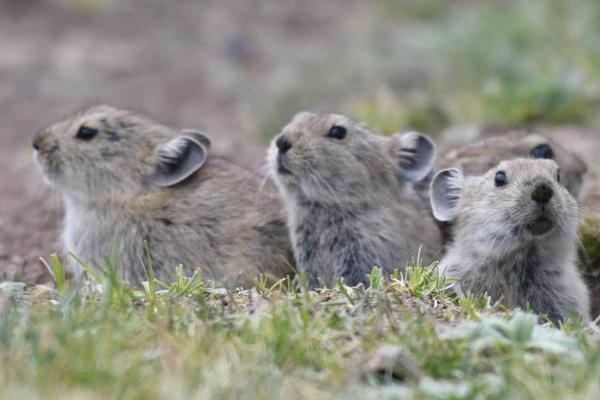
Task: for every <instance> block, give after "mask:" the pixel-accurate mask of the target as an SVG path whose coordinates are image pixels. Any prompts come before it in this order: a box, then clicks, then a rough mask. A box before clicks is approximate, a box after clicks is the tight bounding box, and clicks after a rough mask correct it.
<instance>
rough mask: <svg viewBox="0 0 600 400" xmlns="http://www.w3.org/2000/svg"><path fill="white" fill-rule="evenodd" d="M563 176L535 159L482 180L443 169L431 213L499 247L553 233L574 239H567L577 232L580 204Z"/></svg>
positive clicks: (494, 171)
mask: <svg viewBox="0 0 600 400" xmlns="http://www.w3.org/2000/svg"><path fill="white" fill-rule="evenodd" d="M560 175H561V173H560V170H559V167H558V165H557V164H556V162H554V161H552V160H531V159H515V160H510V161H503V162H501V163H500V164H499V165H498V166H496V167H495V168H493V169H491V170H489V171H488V172H487V173H485V174H484V175H480V176H468V177H465V176H464V175H463V173H462V172H461V171H460V170H458V169H446V170H442V171H440V172H439V173H438V174H437V175H436V176H435V178H434V179H433V182H432V183H431V192H430V196H431V205H432V208H433V214H434V216H435V218H436V219H438V220H439V221H454V222H455V226H456V229H457V230H461V229H462V230H466V231H468V232H470V233H471V234H473V235H480V236H479V237H480V238H481V240H487V239H493V240H495V241H497V242H498V243H499V244H500V243H503V244H506V243H518V240H516V239H519V238H520V239H524V238H529V239H532V238H533V239H535V238H541V237H545V236H547V235H552V234H554V235H562V236H564V237H572V236H567V235H574V234H575V231H576V229H577V218H578V210H577V202H576V201H575V199H574V198H573V196H571V194H570V193H569V192H568V191H567V189H566V188H565V187H564V186H562V185H561V184H560V181H561V176H560ZM487 236H489V237H487ZM510 238H512V240H511V239H510Z"/></svg>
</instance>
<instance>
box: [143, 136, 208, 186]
mask: <svg viewBox="0 0 600 400" xmlns="http://www.w3.org/2000/svg"><path fill="white" fill-rule="evenodd" d="M184 132H185V131H184ZM202 137H203V138H206V136H204V135H202ZM206 139H208V138H206ZM208 145H210V141H208ZM156 156H157V157H156V158H157V161H156V172H155V173H154V175H153V176H152V183H154V184H155V185H157V186H160V187H168V186H173V185H176V184H178V183H179V182H181V181H183V180H184V179H186V178H188V177H189V176H190V175H192V174H193V173H194V172H196V171H197V170H199V169H200V168H201V167H202V166H203V165H204V163H205V162H206V159H207V158H208V147H207V146H205V145H204V143H202V142H201V141H200V140H198V139H197V138H196V137H194V136H193V135H191V134H189V132H188V134H186V135H185V136H178V137H176V138H175V139H172V140H169V141H168V142H166V143H163V144H161V145H159V146H158V147H157V149H156Z"/></svg>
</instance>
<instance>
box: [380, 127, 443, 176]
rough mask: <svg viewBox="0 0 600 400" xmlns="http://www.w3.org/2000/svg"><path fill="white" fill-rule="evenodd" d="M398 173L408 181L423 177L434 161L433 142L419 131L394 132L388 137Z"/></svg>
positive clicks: (426, 174) (428, 171)
mask: <svg viewBox="0 0 600 400" xmlns="http://www.w3.org/2000/svg"><path fill="white" fill-rule="evenodd" d="M390 142H391V145H392V147H393V154H394V156H395V157H396V159H397V165H398V174H399V175H400V176H401V177H402V178H404V179H406V180H408V181H410V182H418V181H421V180H423V179H425V178H426V177H427V176H428V175H429V173H430V172H431V170H432V169H433V164H434V163H435V155H436V149H435V143H434V142H433V140H432V139H431V138H430V137H429V136H427V135H424V134H422V133H419V132H407V133H396V134H394V135H393V136H392V137H391V138H390Z"/></svg>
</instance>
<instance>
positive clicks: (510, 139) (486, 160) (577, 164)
mask: <svg viewBox="0 0 600 400" xmlns="http://www.w3.org/2000/svg"><path fill="white" fill-rule="evenodd" d="M515 158H535V159H551V160H554V161H556V163H557V164H558V166H559V167H560V174H561V183H562V185H563V186H565V187H566V188H567V189H568V190H569V192H571V194H572V195H573V197H575V198H576V199H578V198H579V196H580V194H581V187H582V185H583V178H584V176H585V174H586V172H587V170H588V166H587V164H586V163H585V162H584V161H583V160H582V159H581V158H580V157H579V156H578V155H576V154H574V153H572V152H570V151H569V150H567V149H565V148H564V147H563V146H561V145H560V144H558V143H557V142H555V141H553V140H551V139H549V138H547V137H545V136H543V135H540V134H537V133H530V132H527V131H523V130H515V131H509V132H507V133H505V134H503V135H500V136H493V137H488V138H485V139H482V140H479V141H476V142H473V143H469V144H466V145H464V146H460V147H458V148H456V149H453V150H450V151H448V152H446V153H445V154H444V156H443V157H440V159H439V162H438V165H439V168H440V169H445V168H451V167H453V168H459V169H460V170H461V171H462V172H463V174H465V175H482V174H485V173H486V172H487V171H488V170H490V169H491V168H493V167H495V166H496V165H498V163H500V162H501V161H504V160H511V159H515Z"/></svg>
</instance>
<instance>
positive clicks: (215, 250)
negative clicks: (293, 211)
mask: <svg viewBox="0 0 600 400" xmlns="http://www.w3.org/2000/svg"><path fill="white" fill-rule="evenodd" d="M33 147H34V149H35V153H36V161H37V163H38V165H39V166H40V168H41V170H42V173H43V175H44V177H45V178H46V180H47V181H48V182H49V183H50V184H51V185H52V186H53V187H55V188H57V189H58V190H59V192H61V194H62V196H63V198H64V204H65V228H64V235H63V237H64V243H65V247H66V250H67V251H69V252H72V253H73V254H75V255H77V256H78V257H79V258H81V259H83V260H84V261H86V262H88V263H91V264H92V265H93V266H95V267H99V268H101V267H102V266H104V265H105V260H106V258H107V257H109V255H110V254H111V249H112V247H113V243H114V241H117V243H119V242H120V243H121V245H120V246H119V247H120V259H119V262H120V265H119V268H120V273H121V276H122V277H123V278H124V279H126V280H128V281H129V282H130V283H131V284H134V285H139V284H140V283H141V282H142V281H144V280H146V279H147V278H146V271H145V267H148V265H145V264H146V263H147V260H148V257H150V261H151V263H152V267H153V270H154V273H155V275H156V276H157V277H158V278H160V279H165V278H167V279H168V278H170V277H172V276H173V275H174V271H175V268H176V267H177V266H178V265H180V264H182V265H183V266H184V267H185V268H186V269H187V271H188V272H191V271H193V270H195V269H197V268H199V269H200V271H201V272H202V274H203V277H204V278H206V279H210V280H214V281H216V282H217V283H219V284H224V285H226V286H240V285H241V286H245V285H250V284H251V283H252V280H253V279H255V278H257V277H258V276H259V274H264V275H266V276H269V277H272V278H276V279H278V278H280V277H282V276H284V275H285V274H287V273H289V272H291V271H290V266H291V264H290V263H291V262H293V256H292V253H291V246H290V243H289V239H288V235H287V227H286V222H285V215H284V214H283V210H282V206H281V204H280V201H279V198H278V193H277V189H276V188H275V186H274V185H266V186H265V187H264V188H263V189H262V190H259V187H260V183H261V179H259V178H258V177H255V176H254V175H253V174H252V173H250V172H248V171H246V170H244V169H242V168H240V167H238V166H236V165H235V164H233V163H231V162H229V161H226V160H225V159H223V158H220V157H215V156H210V147H211V141H210V139H209V138H208V137H207V136H206V135H205V134H203V133H201V132H197V131H193V130H183V131H176V130H174V129H172V128H170V127H167V126H165V125H162V124H160V123H157V122H155V121H153V120H151V119H150V118H147V117H145V116H142V115H139V114H136V113H133V112H130V111H126V110H121V109H116V108H113V107H110V106H106V105H101V106H94V107H92V108H89V109H86V110H84V111H81V112H78V113H76V114H74V115H73V116H71V117H70V118H68V119H66V120H64V121H61V122H58V123H56V124H54V125H53V126H52V127H50V128H48V129H44V130H42V131H40V132H39V133H38V134H37V135H36V136H35V138H34V140H33ZM145 243H147V247H148V248H149V251H145V247H146V245H145ZM146 253H150V254H146ZM71 264H72V266H73V267H74V268H76V265H75V264H76V263H75V261H73V260H71Z"/></svg>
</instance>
